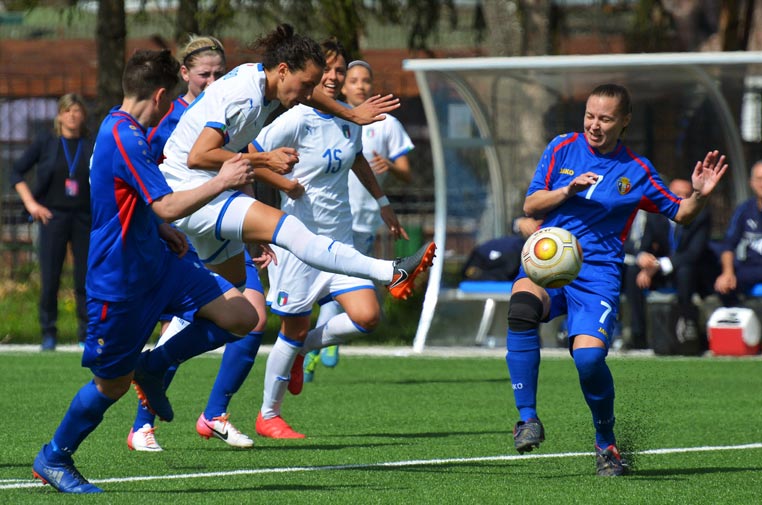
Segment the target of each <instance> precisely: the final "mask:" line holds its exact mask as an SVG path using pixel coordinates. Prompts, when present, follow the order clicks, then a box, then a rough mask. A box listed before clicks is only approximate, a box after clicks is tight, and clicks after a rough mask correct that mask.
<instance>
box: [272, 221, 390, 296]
mask: <svg viewBox="0 0 762 505" xmlns="http://www.w3.org/2000/svg"><path fill="white" fill-rule="evenodd" d="M272 242H273V244H275V245H279V246H280V247H283V248H286V249H288V250H289V251H291V252H292V253H294V255H295V256H296V257H297V258H299V259H300V260H302V261H304V262H305V263H307V264H308V265H310V266H312V267H315V268H317V269H318V270H323V271H325V272H334V273H338V274H344V275H349V276H351V277H362V278H363V279H371V280H374V281H377V282H381V283H384V284H389V283H390V282H391V281H392V276H393V275H394V262H392V261H388V260H380V259H376V258H371V257H369V256H363V255H362V254H360V253H359V252H357V251H356V250H355V249H354V248H352V247H350V246H348V245H346V244H342V243H341V242H337V241H335V240H333V239H330V238H328V237H324V236H322V235H315V234H314V233H312V232H311V231H310V230H309V229H307V227H306V226H304V223H302V222H301V221H299V220H298V219H297V218H295V217H294V216H290V215H286V216H285V217H284V218H283V220H282V221H281V223H280V227H279V228H278V229H277V230H276V231H275V234H274V235H273V239H272Z"/></svg>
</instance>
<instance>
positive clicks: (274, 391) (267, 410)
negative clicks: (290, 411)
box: [261, 333, 301, 419]
mask: <svg viewBox="0 0 762 505" xmlns="http://www.w3.org/2000/svg"><path fill="white" fill-rule="evenodd" d="M300 350H301V346H295V345H293V344H292V343H291V342H288V341H286V340H285V339H284V338H283V337H282V335H281V334H280V333H279V334H278V338H277V339H275V344H273V348H272V351H270V355H269V356H268V357H267V365H266V367H265V387H264V392H263V394H262V409H261V412H262V418H263V419H271V418H273V417H275V416H279V415H280V406H281V405H282V404H283V397H284V396H285V395H286V390H288V381H289V378H290V375H291V365H293V364H294V359H295V358H296V355H297V354H299V351H300Z"/></svg>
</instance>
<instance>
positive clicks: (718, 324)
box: [707, 307, 762, 356]
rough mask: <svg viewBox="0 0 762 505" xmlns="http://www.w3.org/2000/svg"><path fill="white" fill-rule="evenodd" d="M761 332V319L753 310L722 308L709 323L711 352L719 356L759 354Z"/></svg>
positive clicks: (714, 313) (708, 332)
mask: <svg viewBox="0 0 762 505" xmlns="http://www.w3.org/2000/svg"><path fill="white" fill-rule="evenodd" d="M761 332H762V328H760V324H759V319H758V318H757V316H756V314H754V311H753V310H751V309H748V308H742V307H720V308H719V309H717V310H715V311H714V312H713V313H712V315H711V317H710V318H709V321H708V322H707V334H708V336H709V350H710V351H712V353H713V354H715V355H717V356H747V355H750V354H758V353H759V349H760V346H759V340H760V333H761Z"/></svg>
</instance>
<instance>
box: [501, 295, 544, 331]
mask: <svg viewBox="0 0 762 505" xmlns="http://www.w3.org/2000/svg"><path fill="white" fill-rule="evenodd" d="M542 313H543V306H542V300H540V299H539V298H538V297H537V296H536V295H534V294H532V293H530V292H528V291H519V292H517V293H514V294H512V295H511V301H510V303H509V305H508V328H509V329H510V330H512V331H529V330H533V329H535V328H537V327H538V326H539V324H540V321H541V320H542Z"/></svg>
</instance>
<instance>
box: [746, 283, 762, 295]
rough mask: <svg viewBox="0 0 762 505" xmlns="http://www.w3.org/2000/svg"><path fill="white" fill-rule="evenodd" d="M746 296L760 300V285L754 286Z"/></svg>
mask: <svg viewBox="0 0 762 505" xmlns="http://www.w3.org/2000/svg"><path fill="white" fill-rule="evenodd" d="M747 294H748V295H749V296H752V297H754V298H762V284H755V285H754V286H753V287H752V288H751V290H750V291H749V292H748V293H747Z"/></svg>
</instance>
